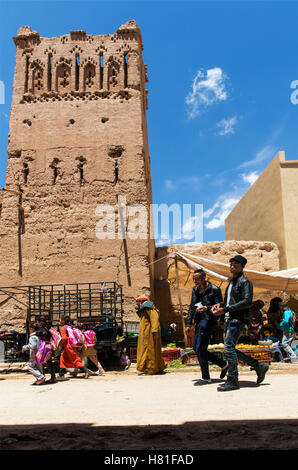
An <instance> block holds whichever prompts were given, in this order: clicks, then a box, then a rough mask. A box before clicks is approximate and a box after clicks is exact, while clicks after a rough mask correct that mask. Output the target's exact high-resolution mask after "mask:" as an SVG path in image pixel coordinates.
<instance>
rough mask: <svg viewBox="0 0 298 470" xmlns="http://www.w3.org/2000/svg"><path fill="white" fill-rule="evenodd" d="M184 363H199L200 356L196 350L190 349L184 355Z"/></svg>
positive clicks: (190, 364)
mask: <svg viewBox="0 0 298 470" xmlns="http://www.w3.org/2000/svg"><path fill="white" fill-rule="evenodd" d="M182 363H183V364H185V365H187V366H197V365H199V361H198V356H197V355H196V353H195V352H194V351H190V352H188V353H187V354H184V355H183V356H182Z"/></svg>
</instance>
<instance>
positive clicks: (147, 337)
mask: <svg viewBox="0 0 298 470" xmlns="http://www.w3.org/2000/svg"><path fill="white" fill-rule="evenodd" d="M136 312H137V315H138V316H139V317H140V325H139V337H138V348H137V370H138V371H139V372H141V373H144V374H148V375H153V374H159V373H162V371H163V370H164V369H165V368H166V364H165V362H164V360H163V358H162V354H161V331H160V321H159V311H158V310H157V308H156V307H155V305H154V304H153V302H150V301H149V299H148V297H146V296H139V297H137V298H136Z"/></svg>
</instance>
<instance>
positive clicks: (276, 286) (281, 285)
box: [168, 251, 298, 294]
mask: <svg viewBox="0 0 298 470" xmlns="http://www.w3.org/2000/svg"><path fill="white" fill-rule="evenodd" d="M174 256H175V257H176V260H177V264H176V265H175V263H173V264H172V265H171V266H170V267H169V270H168V279H169V281H170V282H171V283H173V284H177V281H179V286H180V287H181V288H183V289H192V288H193V285H194V284H193V279H192V273H193V271H194V270H195V269H200V268H201V269H204V271H206V273H207V277H208V279H209V280H210V282H214V283H215V284H217V285H219V286H220V287H221V288H224V287H225V286H226V285H227V280H228V278H229V277H230V276H231V273H230V265H229V264H225V263H221V262H220V261H214V260H210V259H206V258H201V257H200V256H195V255H193V254H189V253H184V252H180V251H177V252H175V253H173V257H174ZM177 274H178V276H179V279H178V280H177ZM244 274H245V275H246V276H247V278H248V279H250V280H251V281H252V283H253V286H254V290H255V291H259V292H260V291H286V292H288V293H292V294H298V267H297V268H292V269H286V270H284V271H275V272H259V271H253V270H251V269H244Z"/></svg>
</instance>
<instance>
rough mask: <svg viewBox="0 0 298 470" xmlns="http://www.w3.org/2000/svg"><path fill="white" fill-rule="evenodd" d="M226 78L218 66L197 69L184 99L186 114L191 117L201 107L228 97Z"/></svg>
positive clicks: (199, 110)
mask: <svg viewBox="0 0 298 470" xmlns="http://www.w3.org/2000/svg"><path fill="white" fill-rule="evenodd" d="M227 79H228V77H227V75H226V74H225V73H224V72H223V70H222V69H221V68H220V67H214V68H212V69H207V70H206V71H204V70H203V69H200V70H198V71H197V74H196V76H195V78H194V80H193V82H192V89H191V92H190V93H188V95H187V96H186V99H185V102H186V104H187V106H188V115H189V117H190V118H191V119H193V118H194V117H196V116H197V115H198V114H200V112H201V109H203V108H206V107H208V106H210V105H212V104H215V103H218V102H220V101H225V100H226V99H227V98H228V92H227V90H226V81H227Z"/></svg>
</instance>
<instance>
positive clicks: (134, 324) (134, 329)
mask: <svg viewBox="0 0 298 470" xmlns="http://www.w3.org/2000/svg"><path fill="white" fill-rule="evenodd" d="M124 325H125V330H126V332H127V333H138V332H139V326H140V322H139V321H125V322H124Z"/></svg>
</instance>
